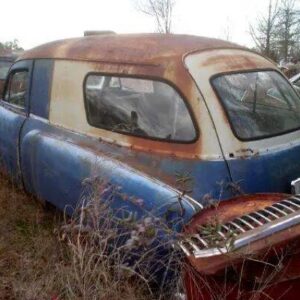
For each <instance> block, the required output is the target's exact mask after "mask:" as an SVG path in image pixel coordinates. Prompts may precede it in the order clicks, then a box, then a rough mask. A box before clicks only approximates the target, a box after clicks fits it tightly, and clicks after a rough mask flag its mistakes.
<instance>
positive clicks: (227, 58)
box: [199, 54, 262, 71]
mask: <svg viewBox="0 0 300 300" xmlns="http://www.w3.org/2000/svg"><path fill="white" fill-rule="evenodd" d="M257 57H259V58H260V56H258V55H257ZM261 65H262V64H261V61H258V59H257V58H255V57H250V56H246V55H241V54H235V55H216V56H213V57H210V58H208V59H207V60H206V61H205V62H202V63H201V64H200V66H199V67H208V66H222V69H224V70H223V71H225V70H233V69H240V70H243V69H256V68H259V67H261Z"/></svg>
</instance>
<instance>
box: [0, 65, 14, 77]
mask: <svg viewBox="0 0 300 300" xmlns="http://www.w3.org/2000/svg"><path fill="white" fill-rule="evenodd" d="M11 64H12V63H11V62H8V61H0V80H4V79H5V78H6V76H7V73H8V71H9V68H10V66H11Z"/></svg>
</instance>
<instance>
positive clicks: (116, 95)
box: [85, 75, 196, 142]
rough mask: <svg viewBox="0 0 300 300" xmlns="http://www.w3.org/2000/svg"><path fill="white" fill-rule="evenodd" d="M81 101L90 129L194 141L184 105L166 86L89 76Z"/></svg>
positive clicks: (192, 125) (129, 79) (136, 80)
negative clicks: (97, 128) (84, 107)
mask: <svg viewBox="0 0 300 300" xmlns="http://www.w3.org/2000/svg"><path fill="white" fill-rule="evenodd" d="M85 98H86V99H85V100H86V108H87V118H88V121H89V123H90V124H91V125H92V126H95V127H99V128H104V129H108V130H112V131H117V132H124V133H128V134H132V135H138V136H142V137H151V138H157V139H163V140H169V141H180V142H190V141H193V140H194V139H195V138H196V131H195V128H194V124H193V121H192V119H191V116H190V113H189V111H188V109H187V107H186V105H185V102H184V101H183V99H182V98H181V96H180V95H179V94H178V93H177V92H176V90H175V89H174V88H172V87H171V86H169V85H168V84H166V83H163V82H159V81H153V80H145V79H137V78H124V77H111V76H101V75H89V76H88V77H87V79H86V84H85Z"/></svg>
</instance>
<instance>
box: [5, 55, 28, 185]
mask: <svg viewBox="0 0 300 300" xmlns="http://www.w3.org/2000/svg"><path fill="white" fill-rule="evenodd" d="M31 72H32V61H29V60H28V61H26V60H24V61H20V62H17V63H15V64H14V65H13V66H12V68H11V69H10V72H9V74H8V77H7V81H6V84H5V90H4V93H3V95H2V97H1V98H2V99H1V100H0V167H1V169H2V171H4V172H5V173H8V174H9V175H10V177H11V178H12V179H13V181H14V182H15V183H17V184H21V174H20V167H19V166H20V157H19V138H20V133H21V130H22V126H23V124H24V122H25V120H26V118H27V116H28V106H29V105H28V103H29V100H28V99H29V93H30V90H29V89H30V78H31Z"/></svg>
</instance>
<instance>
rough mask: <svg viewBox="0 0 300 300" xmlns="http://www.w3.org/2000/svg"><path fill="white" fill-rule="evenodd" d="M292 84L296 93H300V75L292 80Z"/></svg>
mask: <svg viewBox="0 0 300 300" xmlns="http://www.w3.org/2000/svg"><path fill="white" fill-rule="evenodd" d="M290 82H291V83H292V84H293V85H294V87H295V89H296V91H297V92H298V93H299V92H300V74H296V75H295V76H293V77H292V78H290Z"/></svg>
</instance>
